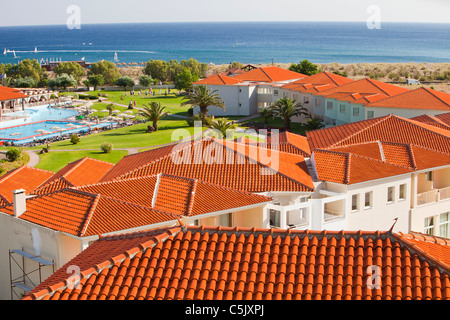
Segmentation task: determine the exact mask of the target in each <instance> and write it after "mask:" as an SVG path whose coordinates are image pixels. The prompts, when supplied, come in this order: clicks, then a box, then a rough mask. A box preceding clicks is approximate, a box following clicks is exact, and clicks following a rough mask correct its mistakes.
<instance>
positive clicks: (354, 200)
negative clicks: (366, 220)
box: [352, 194, 359, 211]
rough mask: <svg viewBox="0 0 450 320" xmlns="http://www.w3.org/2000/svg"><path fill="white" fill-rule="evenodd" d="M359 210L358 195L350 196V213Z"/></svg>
mask: <svg viewBox="0 0 450 320" xmlns="http://www.w3.org/2000/svg"><path fill="white" fill-rule="evenodd" d="M358 210H359V194H354V195H352V211H358Z"/></svg>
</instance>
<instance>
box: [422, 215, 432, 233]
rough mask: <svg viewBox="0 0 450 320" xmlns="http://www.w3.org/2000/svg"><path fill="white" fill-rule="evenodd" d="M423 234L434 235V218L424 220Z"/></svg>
mask: <svg viewBox="0 0 450 320" xmlns="http://www.w3.org/2000/svg"><path fill="white" fill-rule="evenodd" d="M424 233H426V234H430V235H434V217H428V218H425V229H424Z"/></svg>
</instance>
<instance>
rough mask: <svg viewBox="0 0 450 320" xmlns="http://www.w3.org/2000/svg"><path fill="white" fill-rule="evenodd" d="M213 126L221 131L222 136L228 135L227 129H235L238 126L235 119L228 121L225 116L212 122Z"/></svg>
mask: <svg viewBox="0 0 450 320" xmlns="http://www.w3.org/2000/svg"><path fill="white" fill-rule="evenodd" d="M211 127H212V128H214V129H216V130H218V131H220V133H221V134H222V138H226V137H227V130H233V129H235V128H236V127H237V125H236V124H234V123H233V121H227V119H225V118H219V119H217V120H216V121H213V122H212V123H211Z"/></svg>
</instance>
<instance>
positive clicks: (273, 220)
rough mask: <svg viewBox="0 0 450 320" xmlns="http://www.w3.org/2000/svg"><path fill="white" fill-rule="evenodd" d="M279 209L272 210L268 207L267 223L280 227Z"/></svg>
mask: <svg viewBox="0 0 450 320" xmlns="http://www.w3.org/2000/svg"><path fill="white" fill-rule="evenodd" d="M280 214H281V213H280V211H278V210H273V209H270V211H269V219H270V222H269V224H270V226H271V227H278V228H279V227H280V226H281V225H280Z"/></svg>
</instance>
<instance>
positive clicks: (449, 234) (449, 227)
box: [439, 212, 450, 238]
mask: <svg viewBox="0 0 450 320" xmlns="http://www.w3.org/2000/svg"><path fill="white" fill-rule="evenodd" d="M443 215H447V220H445V221H443V220H442V216H443ZM444 226H445V227H446V228H447V234H443V232H442V228H443V227H444ZM439 236H440V237H445V238H450V212H444V213H441V214H440V215H439Z"/></svg>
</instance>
